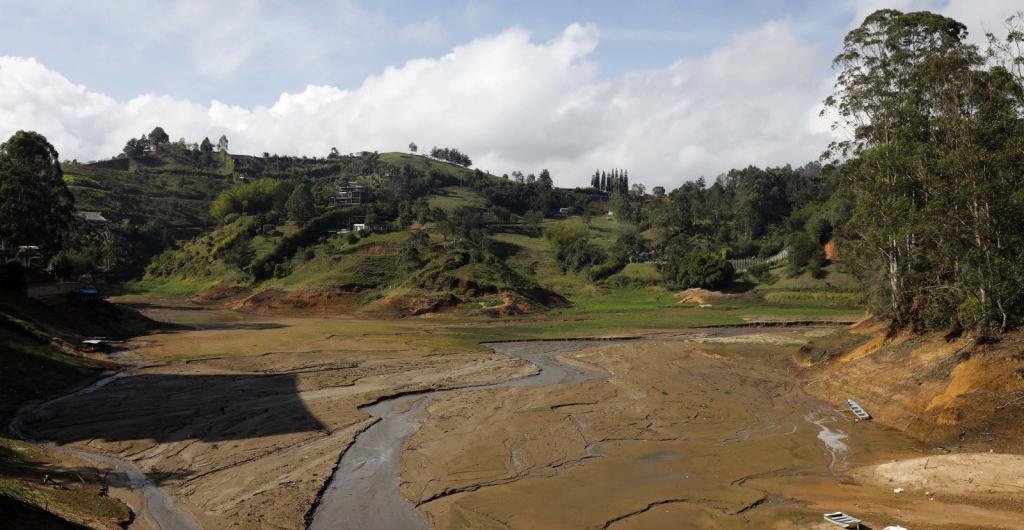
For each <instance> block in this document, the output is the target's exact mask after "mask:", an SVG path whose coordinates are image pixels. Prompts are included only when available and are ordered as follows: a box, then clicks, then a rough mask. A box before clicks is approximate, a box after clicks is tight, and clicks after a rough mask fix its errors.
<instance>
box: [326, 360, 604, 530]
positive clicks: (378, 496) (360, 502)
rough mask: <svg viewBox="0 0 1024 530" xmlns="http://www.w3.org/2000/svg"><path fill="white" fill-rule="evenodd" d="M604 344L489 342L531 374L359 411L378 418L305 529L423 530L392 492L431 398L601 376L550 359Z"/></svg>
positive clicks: (337, 473)
mask: <svg viewBox="0 0 1024 530" xmlns="http://www.w3.org/2000/svg"><path fill="white" fill-rule="evenodd" d="M606 343H607V341H603V342H599V341H583V340H581V341H556V342H538V341H533V342H504V343H494V344H490V346H491V348H493V349H494V350H495V351H496V352H498V353H502V354H505V355H508V356H509V357H512V358H515V359H524V360H526V361H529V362H531V363H533V364H534V365H535V366H537V368H538V370H539V371H538V372H537V373H536V374H534V375H531V376H528V377H523V378H520V379H515V380H512V381H506V382H502V383H496V384H492V385H480V386H473V387H466V388H460V389H454V390H438V391H429V392H424V393H421V394H413V395H406V396H400V397H396V398H392V399H386V400H383V401H380V402H378V403H376V404H373V405H370V406H367V407H363V408H362V409H361V410H362V411H363V412H366V413H367V414H369V415H371V416H373V417H375V418H378V421H377V422H376V423H374V424H373V425H372V426H371V427H370V428H368V429H367V430H365V431H363V432H362V433H361V434H360V435H359V436H357V437H356V439H355V441H354V442H353V443H352V445H351V446H350V447H349V449H348V450H347V451H346V452H345V454H344V455H343V456H342V457H341V461H340V462H339V463H338V468H337V469H336V470H335V472H334V476H333V477H332V478H331V481H330V483H329V485H328V486H327V489H326V490H325V491H324V492H323V495H322V497H321V498H320V502H319V505H318V506H317V509H316V511H315V512H314V514H313V518H312V522H311V523H310V525H309V528H310V529H311V530H340V529H363V530H405V529H418V528H426V527H427V520H426V518H425V517H424V516H423V514H422V513H421V512H420V511H419V510H417V509H416V508H415V507H414V506H413V505H412V504H410V503H409V502H408V501H406V500H405V499H404V498H403V497H402V496H401V495H399V493H398V487H399V484H400V481H401V478H400V476H399V473H400V471H399V470H400V464H401V454H402V447H403V446H404V445H405V440H406V439H407V438H409V437H410V436H412V435H413V434H414V433H415V432H416V431H417V430H419V428H420V427H421V426H422V425H423V421H424V416H425V414H424V412H425V410H426V408H427V405H428V404H429V403H430V401H431V400H433V399H434V398H436V397H438V396H441V395H444V394H449V393H453V392H472V391H474V390H480V389H482V388H496V387H508V386H533V385H556V384H578V383H581V382H583V381H587V380H589V379H593V378H597V377H603V376H604V375H605V374H604V373H603V372H600V371H590V370H584V369H581V368H578V367H574V366H567V365H564V364H562V363H560V362H558V359H556V357H557V356H558V355H560V354H562V353H567V352H571V351H577V350H582V349H584V348H588V347H592V346H595V345H597V344H606Z"/></svg>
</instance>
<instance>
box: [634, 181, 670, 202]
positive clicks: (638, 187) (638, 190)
mask: <svg viewBox="0 0 1024 530" xmlns="http://www.w3.org/2000/svg"><path fill="white" fill-rule="evenodd" d="M662 191H664V189H662ZM629 192H630V194H632V195H633V196H634V197H636V198H638V199H641V198H643V196H644V194H645V193H647V187H646V186H644V185H643V184H633V186H632V187H631V188H630V189H629Z"/></svg>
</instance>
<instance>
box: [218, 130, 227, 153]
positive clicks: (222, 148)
mask: <svg viewBox="0 0 1024 530" xmlns="http://www.w3.org/2000/svg"><path fill="white" fill-rule="evenodd" d="M217 151H218V152H221V153H227V152H228V137H227V135H223V134H222V135H220V138H219V139H217Z"/></svg>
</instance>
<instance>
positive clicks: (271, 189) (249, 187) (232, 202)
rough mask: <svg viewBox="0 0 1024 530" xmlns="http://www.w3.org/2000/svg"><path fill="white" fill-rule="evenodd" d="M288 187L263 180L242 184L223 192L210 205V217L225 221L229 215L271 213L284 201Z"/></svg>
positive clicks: (275, 181)
mask: <svg viewBox="0 0 1024 530" xmlns="http://www.w3.org/2000/svg"><path fill="white" fill-rule="evenodd" d="M286 189H287V188H286V187H284V186H283V184H282V183H281V182H280V181H277V180H271V179H263V180H257V181H256V182H253V183H250V184H242V185H240V186H235V187H234V188H230V189H227V190H224V191H223V192H221V194H220V195H217V198H216V199H214V200H213V204H211V205H210V215H212V216H213V217H215V218H216V219H224V218H225V217H227V216H228V215H229V214H233V213H236V214H243V213H245V214H254V213H264V212H269V211H270V210H272V209H273V208H274V204H275V203H276V202H280V201H281V200H282V199H281V197H280V195H283V194H284V192H285V191H286Z"/></svg>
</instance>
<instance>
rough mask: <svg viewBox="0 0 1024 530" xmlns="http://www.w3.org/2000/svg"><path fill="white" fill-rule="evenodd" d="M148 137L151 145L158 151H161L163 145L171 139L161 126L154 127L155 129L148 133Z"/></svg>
mask: <svg viewBox="0 0 1024 530" xmlns="http://www.w3.org/2000/svg"><path fill="white" fill-rule="evenodd" d="M147 138H148V139H149V145H150V146H152V148H153V150H154V151H157V152H159V151H160V148H161V147H162V146H164V145H166V144H167V143H169V142H170V141H171V137H170V136H168V135H167V133H166V132H165V131H164V129H163V127H160V126H157V127H154V128H153V131H152V132H150V133H149V134H148V135H147Z"/></svg>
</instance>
